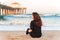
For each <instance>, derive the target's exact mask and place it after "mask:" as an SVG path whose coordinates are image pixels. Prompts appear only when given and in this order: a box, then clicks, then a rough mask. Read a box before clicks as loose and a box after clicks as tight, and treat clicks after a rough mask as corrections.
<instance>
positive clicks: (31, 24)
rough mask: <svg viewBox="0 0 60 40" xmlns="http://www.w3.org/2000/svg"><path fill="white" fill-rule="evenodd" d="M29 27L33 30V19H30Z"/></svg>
mask: <svg viewBox="0 0 60 40" xmlns="http://www.w3.org/2000/svg"><path fill="white" fill-rule="evenodd" d="M30 29H32V30H34V22H33V21H31V23H30Z"/></svg>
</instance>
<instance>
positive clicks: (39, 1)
mask: <svg viewBox="0 0 60 40" xmlns="http://www.w3.org/2000/svg"><path fill="white" fill-rule="evenodd" d="M13 2H18V3H20V4H21V5H23V6H25V7H26V8H27V13H32V12H38V13H42V14H43V13H57V14H60V0H0V3H1V4H5V5H10V4H11V3H13Z"/></svg>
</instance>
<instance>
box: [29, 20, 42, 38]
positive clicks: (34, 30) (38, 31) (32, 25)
mask: <svg viewBox="0 0 60 40" xmlns="http://www.w3.org/2000/svg"><path fill="white" fill-rule="evenodd" d="M30 28H31V29H32V32H31V33H30V35H31V37H40V36H41V35H42V33H41V27H37V25H36V21H35V20H33V21H31V23H30Z"/></svg>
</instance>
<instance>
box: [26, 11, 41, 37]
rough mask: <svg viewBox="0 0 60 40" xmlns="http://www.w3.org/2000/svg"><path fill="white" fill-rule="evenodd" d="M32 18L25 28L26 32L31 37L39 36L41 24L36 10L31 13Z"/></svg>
mask: <svg viewBox="0 0 60 40" xmlns="http://www.w3.org/2000/svg"><path fill="white" fill-rule="evenodd" d="M32 17H33V20H32V21H31V23H30V28H28V29H27V31H26V34H30V36H31V37H33V38H39V37H41V36H42V33H41V26H42V21H41V18H40V16H39V14H38V13H37V12H33V13H32Z"/></svg>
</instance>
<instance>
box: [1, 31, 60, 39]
mask: <svg viewBox="0 0 60 40" xmlns="http://www.w3.org/2000/svg"><path fill="white" fill-rule="evenodd" d="M42 34H43V35H42V37H41V38H31V37H30V35H26V34H25V31H0V40H60V35H59V34H60V31H58V30H43V31H42Z"/></svg>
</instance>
